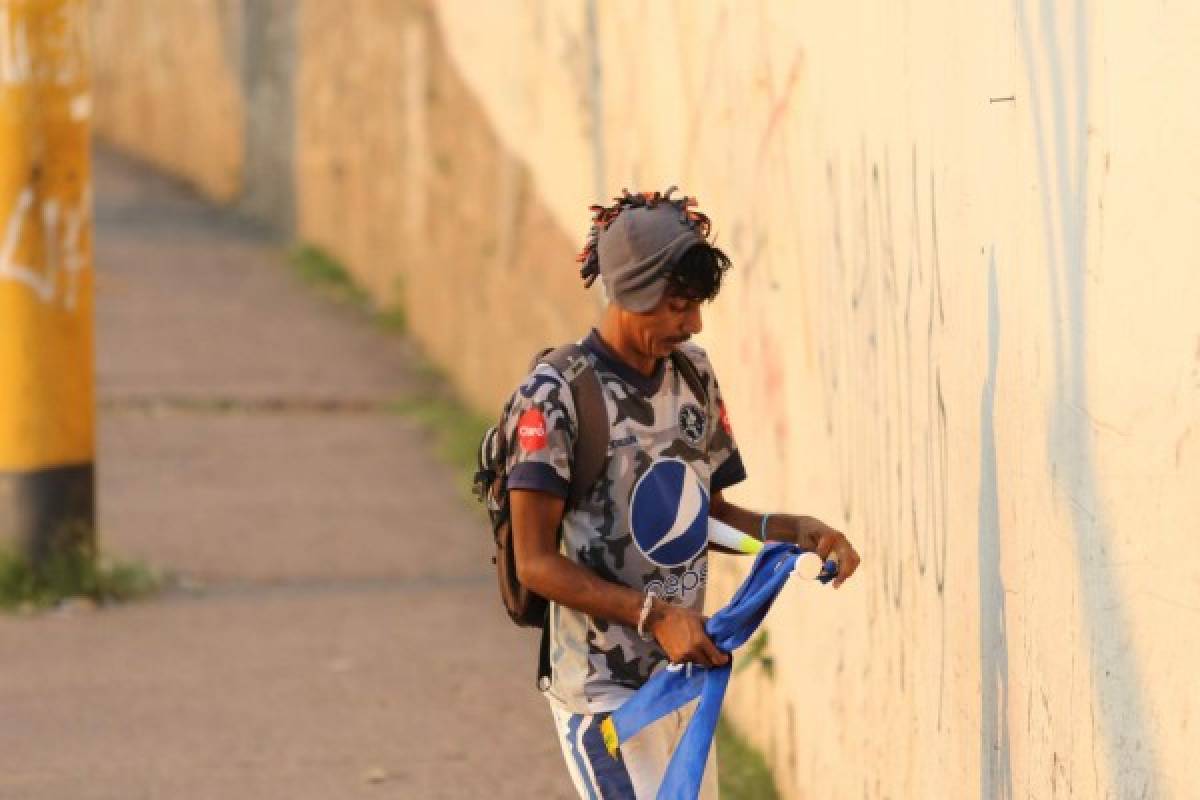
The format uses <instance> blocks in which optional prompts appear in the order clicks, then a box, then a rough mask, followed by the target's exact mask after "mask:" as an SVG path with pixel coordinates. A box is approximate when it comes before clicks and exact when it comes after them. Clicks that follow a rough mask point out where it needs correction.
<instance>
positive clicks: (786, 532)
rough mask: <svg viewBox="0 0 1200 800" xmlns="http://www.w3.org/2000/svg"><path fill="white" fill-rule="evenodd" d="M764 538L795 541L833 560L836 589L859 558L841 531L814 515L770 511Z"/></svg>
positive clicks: (852, 572) (847, 577)
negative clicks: (836, 568)
mask: <svg viewBox="0 0 1200 800" xmlns="http://www.w3.org/2000/svg"><path fill="white" fill-rule="evenodd" d="M767 538H768V539H775V540H777V541H781V542H791V543H792V544H798V545H800V546H801V547H803V548H804V549H805V550H812V551H814V552H816V554H817V555H819V556H820V557H821V560H822V561H826V560H828V559H829V558H834V559H836V560H837V562H838V574H837V577H836V578H834V579H833V588H835V589H836V588H838V587H839V586H841V585H842V584H843V583H845V582H846V581H847V580H849V579H850V576H851V575H853V574H854V571H855V570H856V569H858V565H859V562H860V561H862V559H861V558H859V556H858V551H856V550H855V549H854V545H852V544H850V540H849V539H847V538H846V535H845V534H844V533H842V532H841V531H839V530H835V529H833V528H831V527H829V526H828V525H826V524H825V523H824V522H821V520H819V519H817V518H816V517H797V516H792V515H791V514H779V515H778V516H776V515H775V514H772V515H771V518H770V519H768V520H767Z"/></svg>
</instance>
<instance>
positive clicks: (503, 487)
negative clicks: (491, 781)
mask: <svg viewBox="0 0 1200 800" xmlns="http://www.w3.org/2000/svg"><path fill="white" fill-rule="evenodd" d="M671 362H672V363H673V364H674V366H675V369H676V371H677V372H678V373H679V374H680V376H682V378H683V380H684V382H685V383H687V385H688V386H689V388H691V390H692V392H693V393H694V394H695V395H696V397H698V398H700V399H701V401H702V402H703V403H704V405H705V407H707V406H708V392H707V390H706V388H705V386H704V381H703V380H702V379H701V378H700V373H699V372H697V371H696V367H695V365H694V364H693V363H692V361H691V359H690V358H688V357H687V356H686V355H684V353H683V352H682V351H680V350H678V349H676V350H673V351H672V352H671ZM540 364H548V365H549V366H551V367H553V368H554V369H555V370H556V371H557V372H558V373H559V374H560V375H561V376H562V378H563V380H564V381H565V382H566V384H567V386H568V387H570V390H571V399H572V401H573V402H574V405H575V424H576V427H577V430H576V436H575V449H574V452H573V453H572V461H571V481H570V483H569V485H568V487H567V500H566V508H565V511H564V513H566V512H568V511H571V510H572V509H575V508H578V507H579V506H580V505H581V504H582V503H583V501H584V500H586V498H587V496H588V494H589V493H590V492H591V489H592V487H593V486H594V485H595V483H596V481H598V480H599V479H600V477H601V476H602V475H603V474H604V471H605V467H606V466H607V464H608V441H609V421H608V408H607V406H606V405H605V403H604V393H603V390H602V388H601V386H600V379H599V376H597V375H596V371H595V369H593V367H592V362H591V358H590V357H589V356H588V354H587V352H586V351H585V350H584V348H583V346H582V345H579V344H567V345H563V346H562V347H557V348H547V349H545V350H542V351H541V352H539V353H538V354H537V355H536V356H534V358H533V360H532V361H531V362H530V366H529V371H530V372H532V371H533V370H534V369H536V368H537V367H538V365H540ZM516 397H517V394H516V392H514V393H513V395H512V396H511V397H510V398H509V400H508V402H507V403H505V405H504V410H503V412H502V413H501V415H500V421H499V422H498V423H497V424H496V425H493V426H492V427H491V428H488V429H487V431H486V432H485V433H484V434H483V438H482V439H481V440H480V442H479V448H478V450H477V454H478V459H477V466H478V469H477V470H476V472H475V477H474V481H473V484H474V486H473V490H474V494H475V497H476V498H477V499H478V500H479V501H480V502H481V503H482V504H483V506H484V508H485V509H486V510H487V513H488V517H489V519H490V520H491V527H492V540H493V542H494V544H495V547H496V551H495V554H494V555H493V556H492V563H493V564H495V565H496V579H497V583H498V584H499V589H500V598H501V600H502V601H503V602H504V609H505V611H507V612H508V616H509V618H511V619H512V621H513V622H514V623H515V624H517V625H519V626H521V627H529V628H541V629H542V642H541V648H540V649H541V658H540V663H539V669H538V677H539V686H541V687H542V688H543V689H545V688H546V686H547V685H548V684H547V683H546V682H547V681H548V680H549V674H550V672H549V636H548V628H549V626H548V625H547V624H546V622H547V617H548V614H549V610H550V609H549V603H547V602H546V599H545V598H544V597H541V596H540V595H538V594H536V593H534V592H531V591H529V589H527V588H526V587H525V586H523V585H522V584H521V581H520V580H519V579H518V578H517V565H516V555H515V553H514V552H513V537H512V519H511V511H510V508H509V498H508V475H507V473H506V468H507V463H508V455H509V445H510V444H511V443H510V442H508V441H506V440H505V435H504V428H505V422H506V420H507V419H508V416H509V412H510V411H511V410H512V405H513V403H514V402H515V401H516ZM558 537H559V542H560V543H561V542H562V526H561V523H560V525H559V529H558Z"/></svg>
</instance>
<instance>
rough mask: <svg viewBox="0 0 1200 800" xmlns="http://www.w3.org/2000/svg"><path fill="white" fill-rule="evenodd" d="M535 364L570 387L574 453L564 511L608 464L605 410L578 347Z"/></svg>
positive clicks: (597, 383) (592, 373)
mask: <svg viewBox="0 0 1200 800" xmlns="http://www.w3.org/2000/svg"><path fill="white" fill-rule="evenodd" d="M537 361H538V362H540V363H543V364H549V365H550V366H552V367H554V368H555V369H556V370H558V372H559V374H561V375H562V376H563V379H564V380H566V382H567V385H568V386H570V387H571V398H572V400H574V402H575V423H576V426H577V430H576V437H575V453H574V463H573V465H572V468H571V484H570V486H569V487H568V489H567V495H568V496H567V507H568V508H575V507H577V506H579V504H580V503H581V502H582V501H583V498H584V497H586V496H587V493H588V490H590V489H591V488H592V484H594V483H595V482H596V481H597V480H599V479H600V475H601V474H603V472H604V465H605V462H606V461H608V439H609V433H608V408H607V407H606V406H605V404H604V394H603V393H602V392H601V390H600V380H599V378H598V377H597V376H596V371H595V370H594V369H592V362H591V360H590V359H589V358H588V356H587V353H586V352H584V349H583V347H581V346H580V345H578V344H568V345H563V346H562V347H557V348H554V349H553V350H549V351H547V352H543V353H542V354H541V355H540V356H538V358H537Z"/></svg>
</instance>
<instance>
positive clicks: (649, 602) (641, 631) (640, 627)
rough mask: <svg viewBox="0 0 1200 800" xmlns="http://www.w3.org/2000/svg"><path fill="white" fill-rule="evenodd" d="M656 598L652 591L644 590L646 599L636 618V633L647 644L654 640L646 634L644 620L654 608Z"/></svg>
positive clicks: (650, 635)
mask: <svg viewBox="0 0 1200 800" xmlns="http://www.w3.org/2000/svg"><path fill="white" fill-rule="evenodd" d="M655 597H657V595H656V594H654V591H653V590H652V589H647V590H646V599H645V600H643V601H642V613H641V614H640V615H639V616H638V624H637V633H638V636H640V637H641V639H642V641H644V642H648V641H650V640H651V639H653V638H654V636H653V635H652V634H649V633H646V630H645V628H646V620H647V619H648V618H649V617H650V611H651V610H653V608H654V598H655Z"/></svg>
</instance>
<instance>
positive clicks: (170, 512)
mask: <svg viewBox="0 0 1200 800" xmlns="http://www.w3.org/2000/svg"><path fill="white" fill-rule="evenodd" d="M95 171H96V175H95V178H96V199H97V212H96V216H97V223H96V262H97V291H96V300H97V328H98V354H97V361H98V372H99V393H100V401H99V406H100V411H99V414H100V417H99V432H100V442H99V456H98V470H99V503H100V512H99V513H100V525H101V539H102V546H103V547H104V548H105V549H106V550H107V551H109V552H111V553H113V554H114V555H118V556H120V557H122V558H138V559H142V560H145V561H147V562H149V563H151V564H153V565H156V566H159V567H162V568H165V569H169V570H172V571H174V572H177V573H180V574H182V575H185V576H186V577H187V585H186V588H180V589H175V590H172V591H170V592H168V593H167V594H165V595H163V596H160V597H158V598H156V599H154V600H152V601H149V602H144V603H137V604H132V605H126V606H120V607H110V608H105V609H102V610H99V611H91V612H89V611H86V610H72V611H69V612H52V613H47V614H41V615H37V616H34V617H30V618H13V617H0V798H3V799H4V800H9V798H12V799H14V800H16V799H18V798H19V799H20V800H26V799H32V800H51V799H57V798H61V799H62V800H93V799H99V798H106V799H109V800H135V799H136V798H176V799H178V800H184V799H185V798H222V799H224V800H234V799H238V798H254V799H255V800H266V799H267V798H287V800H304V799H305V798H314V799H316V798H321V799H322V800H329V799H330V798H335V799H336V798H354V797H376V798H421V799H424V798H484V797H487V798H533V797H536V798H556V797H562V798H566V797H572V796H573V793H572V792H571V791H570V787H569V784H568V781H567V778H566V775H565V771H564V769H563V767H562V763H561V755H560V754H559V750H558V747H557V745H556V743H555V740H554V736H553V728H552V724H551V720H550V715H549V712H548V711H547V709H546V708H545V704H544V702H543V701H542V699H541V698H540V697H539V696H538V695H537V693H536V691H535V690H534V688H533V665H534V657H535V652H534V651H535V646H536V638H535V637H534V635H533V634H532V633H530V632H527V631H518V630H517V629H515V628H513V627H512V626H511V625H510V624H509V623H508V621H507V619H506V618H505V617H504V615H503V612H502V610H501V608H500V606H499V603H498V600H497V596H496V592H495V588H494V577H493V574H492V572H491V566H490V564H489V563H488V556H489V552H488V548H487V534H486V533H485V531H484V528H483V526H482V523H481V518H480V517H477V516H476V515H474V514H473V513H472V510H470V509H468V508H466V507H465V506H464V504H463V502H462V499H461V492H460V490H459V489H458V488H457V487H456V486H455V485H454V483H453V481H454V478H453V476H452V474H451V472H450V470H449V469H447V468H446V467H444V466H443V465H442V464H440V463H439V462H437V461H436V460H435V459H434V458H433V457H432V456H431V455H430V448H429V445H428V442H427V441H426V440H425V438H424V437H423V436H422V434H421V432H420V431H419V430H418V429H417V428H416V427H415V426H414V424H413V423H411V422H410V421H408V420H406V419H404V418H402V417H399V416H396V415H392V414H388V413H387V412H383V411H378V410H374V409H375V408H377V407H378V405H379V404H380V403H386V402H388V401H392V400H395V399H397V398H398V397H400V396H402V395H403V394H404V393H405V392H406V391H407V390H408V389H409V388H410V387H411V385H412V383H411V378H410V374H409V372H408V369H407V367H408V365H410V364H411V363H412V356H411V353H410V352H409V351H408V349H407V347H406V345H405V343H404V341H402V340H401V339H399V338H398V337H394V336H387V335H384V334H382V333H380V332H378V331H377V330H375V329H374V328H373V327H372V325H371V324H370V323H369V322H368V321H366V320H365V319H363V318H362V317H361V315H359V314H356V313H355V312H354V311H353V310H352V309H349V308H345V307H341V306H338V305H336V304H334V303H332V302H330V301H328V300H327V299H325V298H323V297H321V296H319V294H317V293H315V292H313V291H312V290H310V289H309V288H308V287H304V286H302V285H301V284H300V282H299V280H298V279H297V278H296V277H295V276H294V275H292V274H291V273H290V272H289V270H288V268H287V267H286V265H285V263H284V258H283V252H284V247H283V245H282V244H280V243H278V242H273V241H271V240H270V239H269V238H268V237H266V236H264V235H262V234H261V233H258V232H256V231H255V230H254V229H253V228H252V227H250V226H248V225H246V224H244V223H240V222H238V221H237V220H235V219H233V218H232V217H230V216H229V215H228V214H226V213H224V212H221V211H219V210H216V209H213V208H211V207H209V206H207V205H205V204H204V203H202V202H200V201H199V200H197V199H195V198H194V197H193V196H192V195H191V194H190V193H188V192H187V191H186V190H183V189H182V188H180V187H178V186H177V185H175V184H173V183H172V182H170V181H168V180H166V179H163V178H161V177H159V176H157V175H154V174H152V173H150V172H149V171H147V170H145V169H144V168H141V167H139V166H137V165H134V164H132V163H129V162H128V161H125V160H123V159H121V158H119V157H116V156H113V155H111V154H105V153H103V152H101V153H99V154H98V157H97V164H96V168H95Z"/></svg>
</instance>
